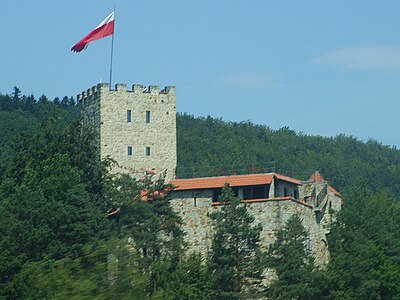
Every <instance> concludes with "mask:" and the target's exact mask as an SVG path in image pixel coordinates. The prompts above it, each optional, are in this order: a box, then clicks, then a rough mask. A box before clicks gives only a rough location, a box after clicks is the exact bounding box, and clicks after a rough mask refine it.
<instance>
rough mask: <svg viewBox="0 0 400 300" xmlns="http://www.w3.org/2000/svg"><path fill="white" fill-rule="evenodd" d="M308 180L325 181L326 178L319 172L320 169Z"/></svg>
mask: <svg viewBox="0 0 400 300" xmlns="http://www.w3.org/2000/svg"><path fill="white" fill-rule="evenodd" d="M307 181H312V182H324V181H325V179H324V178H322V176H321V174H319V172H318V171H315V172H314V173H313V174H312V175H311V176H310V178H308V180H307Z"/></svg>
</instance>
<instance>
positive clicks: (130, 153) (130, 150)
mask: <svg viewBox="0 0 400 300" xmlns="http://www.w3.org/2000/svg"><path fill="white" fill-rule="evenodd" d="M128 155H132V147H130V146H128Z"/></svg>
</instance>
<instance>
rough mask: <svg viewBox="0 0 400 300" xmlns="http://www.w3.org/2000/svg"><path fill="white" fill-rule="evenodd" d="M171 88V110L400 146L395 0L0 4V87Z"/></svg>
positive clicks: (399, 40)
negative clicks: (104, 31) (81, 43)
mask: <svg viewBox="0 0 400 300" xmlns="http://www.w3.org/2000/svg"><path fill="white" fill-rule="evenodd" d="M114 4H116V25H115V30H116V32H115V40H114V41H115V42H114V69H113V84H115V83H126V84H127V85H128V86H130V85H132V84H134V83H140V84H144V85H159V86H161V87H163V86H165V85H174V86H176V88H177V110H178V111H179V112H187V113H189V114H193V115H195V116H207V115H211V116H213V117H222V118H223V119H224V120H229V121H247V120H250V121H252V122H254V123H257V124H264V125H267V126H269V127H271V128H273V129H278V128H280V127H284V126H289V127H290V128H291V129H293V130H296V131H297V132H302V133H304V134H309V135H322V136H336V135H338V134H341V133H344V134H346V135H353V136H355V137H357V138H359V139H361V140H364V141H367V140H368V139H370V138H373V139H375V140H377V141H379V142H382V143H383V144H385V145H390V146H391V145H395V146H397V148H399V147H400V132H399V131H400V122H399V114H400V101H399V100H400V97H399V96H400V17H399V13H400V1H390V0H386V1H368V0H364V1H355V0H347V1H344V0H343V1H341V0H336V1H320V0H319V1H317V0H315V1H311V0H305V1H295V0H293V1H286V0H279V1H278V0H276V1H267V0H251V1H249V0H247V1H244V0H243V1H242V0H230V1H228V0H220V1H216V0H213V1H211V0H201V1H188V0H174V1H165V0H164V1H161V0H146V1H144V0H136V1H128V0H115V1H107V0H102V1H99V0H97V1H94V0H85V1H76V0H69V1H54V0H46V1H45V0H37V1H28V0H25V1H23V0H18V1H6V0H1V3H0V9H1V11H2V18H1V21H0V22H1V28H2V35H1V47H0V67H1V72H0V92H1V93H2V94H5V93H11V92H12V90H13V87H14V86H18V87H20V88H21V90H22V92H23V93H24V94H31V93H33V94H34V95H35V96H36V97H37V98H38V97H39V96H40V95H41V94H45V95H47V96H48V97H49V98H51V99H53V98H54V97H57V96H58V97H63V96H65V95H67V96H76V94H78V93H80V92H81V91H83V90H85V89H87V88H89V87H91V86H93V85H95V84H97V83H98V82H99V81H100V80H102V81H103V82H108V80H109V63H110V62H109V61H110V45H111V38H110V37H108V38H105V39H103V40H99V41H96V42H93V43H91V44H90V45H89V47H88V48H87V49H86V50H85V51H84V52H82V53H72V52H70V48H71V46H72V45H73V44H74V43H76V42H77V41H78V40H80V39H81V38H82V37H83V36H84V35H86V34H87V33H88V32H89V31H90V30H92V29H94V27H96V25H97V24H98V23H100V22H101V21H102V20H103V19H104V18H105V17H106V16H107V15H108V14H109V13H110V12H111V11H112V9H113V6H114Z"/></svg>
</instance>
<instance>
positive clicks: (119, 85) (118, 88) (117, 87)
mask: <svg viewBox="0 0 400 300" xmlns="http://www.w3.org/2000/svg"><path fill="white" fill-rule="evenodd" d="M115 90H116V91H118V92H126V84H122V83H117V84H116V85H115Z"/></svg>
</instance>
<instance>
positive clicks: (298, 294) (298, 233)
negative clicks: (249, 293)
mask: <svg viewBox="0 0 400 300" xmlns="http://www.w3.org/2000/svg"><path fill="white" fill-rule="evenodd" d="M275 237H276V240H275V242H274V243H273V244H271V245H270V248H269V251H268V263H267V265H268V267H270V268H273V269H274V270H275V271H276V275H277V279H276V280H274V281H273V283H272V284H271V285H270V286H269V290H268V299H277V300H283V299H317V298H320V297H317V294H318V279H319V278H318V277H319V276H321V273H320V272H319V271H318V270H316V268H315V266H314V260H313V257H312V256H311V254H310V253H308V252H307V251H306V249H305V245H306V239H307V231H306V230H305V228H304V226H303V225H302V223H301V219H300V216H299V215H293V216H292V217H291V218H290V219H289V220H288V221H287V222H286V224H285V227H283V228H282V229H280V230H278V231H277V232H276V234H275Z"/></svg>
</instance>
